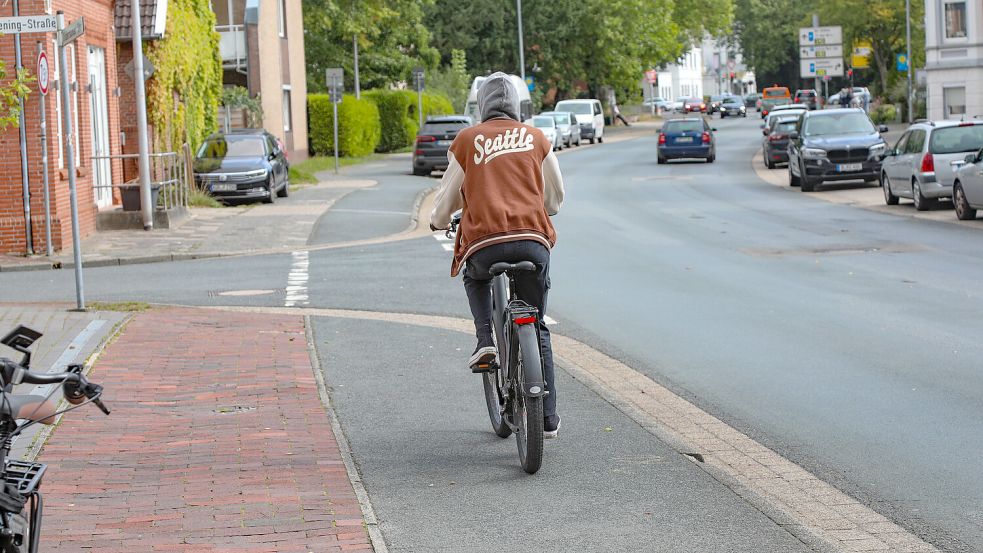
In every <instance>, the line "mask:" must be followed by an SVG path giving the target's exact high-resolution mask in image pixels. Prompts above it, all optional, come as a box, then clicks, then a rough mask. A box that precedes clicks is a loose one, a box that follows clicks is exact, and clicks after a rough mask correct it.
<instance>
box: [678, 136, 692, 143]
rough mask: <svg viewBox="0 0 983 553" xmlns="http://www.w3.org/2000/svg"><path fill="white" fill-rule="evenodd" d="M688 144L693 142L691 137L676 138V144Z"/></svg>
mask: <svg viewBox="0 0 983 553" xmlns="http://www.w3.org/2000/svg"><path fill="white" fill-rule="evenodd" d="M690 142H693V137H692V136H680V137H678V138H676V144H689V143H690Z"/></svg>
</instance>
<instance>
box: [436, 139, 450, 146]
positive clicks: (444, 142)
mask: <svg viewBox="0 0 983 553" xmlns="http://www.w3.org/2000/svg"><path fill="white" fill-rule="evenodd" d="M451 142H454V141H453V140H438V141H437V145H438V146H450V145H451Z"/></svg>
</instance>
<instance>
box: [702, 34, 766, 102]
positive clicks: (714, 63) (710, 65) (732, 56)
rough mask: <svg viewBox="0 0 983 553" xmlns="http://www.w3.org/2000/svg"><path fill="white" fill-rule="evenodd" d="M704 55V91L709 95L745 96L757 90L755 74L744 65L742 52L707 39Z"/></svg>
mask: <svg viewBox="0 0 983 553" xmlns="http://www.w3.org/2000/svg"><path fill="white" fill-rule="evenodd" d="M701 51H702V53H703V91H704V92H706V93H707V94H709V95H716V94H738V95H741V96H743V95H745V94H749V93H751V92H755V91H756V90H757V83H756V82H755V79H754V72H753V71H749V70H748V68H747V66H746V65H745V64H744V56H743V55H741V52H740V51H739V50H737V49H734V48H729V47H728V45H727V44H726V43H725V42H724V41H721V40H716V39H714V38H712V37H707V38H705V39H704V40H703V44H702V46H701Z"/></svg>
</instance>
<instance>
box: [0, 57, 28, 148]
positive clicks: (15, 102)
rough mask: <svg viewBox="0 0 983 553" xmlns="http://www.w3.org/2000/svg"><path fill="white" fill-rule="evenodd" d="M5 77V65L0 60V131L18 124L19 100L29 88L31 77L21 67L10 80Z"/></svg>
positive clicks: (25, 95)
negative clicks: (7, 80)
mask: <svg viewBox="0 0 983 553" xmlns="http://www.w3.org/2000/svg"><path fill="white" fill-rule="evenodd" d="M6 79H7V66H6V64H5V63H4V62H3V60H0V83H4V84H2V85H0V131H3V130H6V129H7V128H9V127H17V126H20V119H19V118H20V100H21V99H22V98H25V97H27V95H28V94H29V93H30V92H31V89H29V88H28V87H27V85H28V83H30V82H31V81H33V80H34V79H33V78H29V77H28V76H27V71H26V70H24V69H21V70H20V71H18V72H17V75H16V77H15V78H14V79H12V80H11V81H10V82H5V81H6Z"/></svg>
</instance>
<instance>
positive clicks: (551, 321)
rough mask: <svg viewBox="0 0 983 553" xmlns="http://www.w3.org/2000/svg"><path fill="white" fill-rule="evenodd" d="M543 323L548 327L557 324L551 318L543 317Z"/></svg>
mask: <svg viewBox="0 0 983 553" xmlns="http://www.w3.org/2000/svg"><path fill="white" fill-rule="evenodd" d="M543 322H544V323H546V324H547V325H550V326H552V325H555V324H557V323H556V319H554V318H553V317H549V316H547V317H543Z"/></svg>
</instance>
